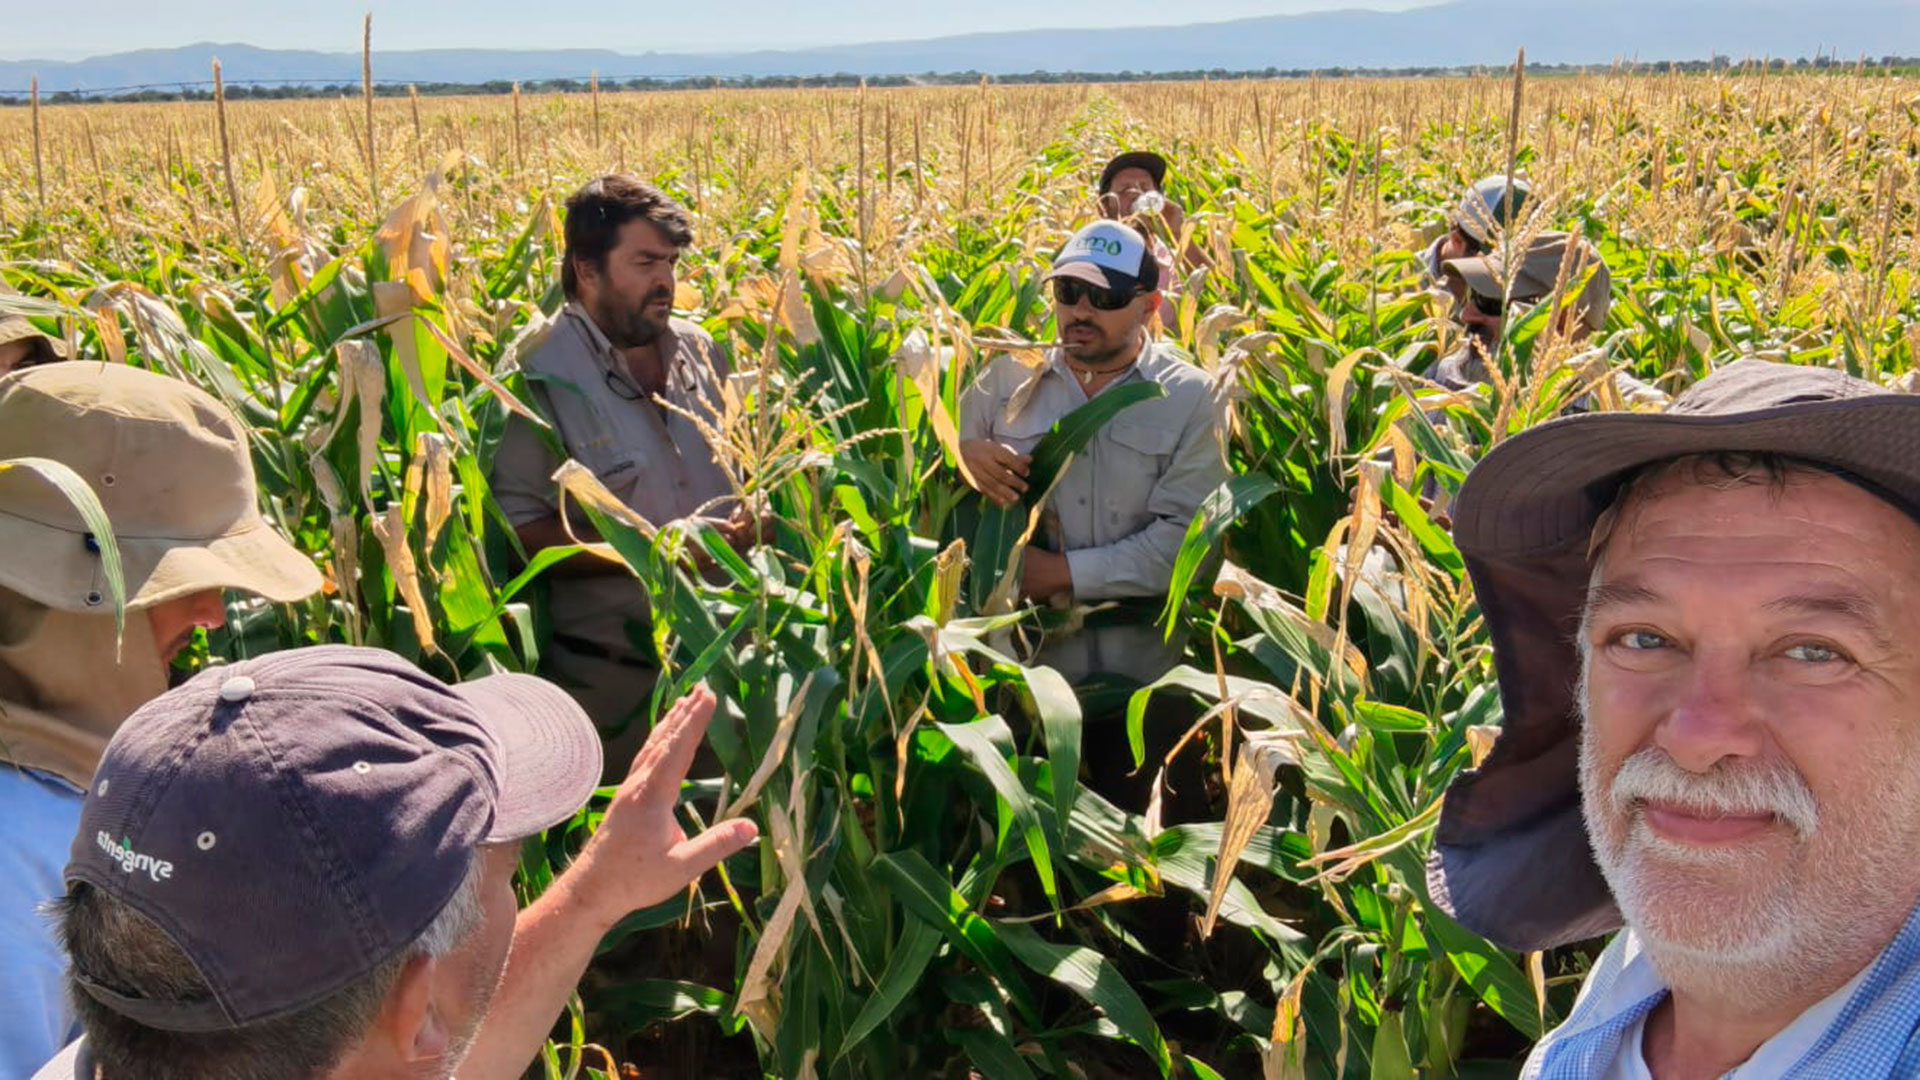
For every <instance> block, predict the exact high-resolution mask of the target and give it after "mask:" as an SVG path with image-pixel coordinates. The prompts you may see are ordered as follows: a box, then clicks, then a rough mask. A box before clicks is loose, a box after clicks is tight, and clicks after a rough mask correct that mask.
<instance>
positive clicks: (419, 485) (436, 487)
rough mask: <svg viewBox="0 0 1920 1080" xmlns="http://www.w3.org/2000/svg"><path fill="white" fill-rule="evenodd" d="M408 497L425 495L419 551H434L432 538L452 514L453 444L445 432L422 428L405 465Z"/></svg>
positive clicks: (437, 536) (436, 538)
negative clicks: (423, 521)
mask: <svg viewBox="0 0 1920 1080" xmlns="http://www.w3.org/2000/svg"><path fill="white" fill-rule="evenodd" d="M407 496H408V498H409V500H411V499H412V498H414V497H417V496H418V497H424V498H425V501H426V509H425V515H426V523H425V524H426V531H425V533H424V534H422V536H421V537H420V550H421V551H431V550H433V543H434V541H436V540H438V539H439V538H440V530H441V529H442V528H444V527H445V526H446V524H447V518H448V517H449V516H451V515H452V513H453V446H452V444H451V443H449V442H448V441H447V437H446V436H445V435H441V434H439V433H438V432H433V431H423V432H421V433H420V438H419V440H418V445H417V446H416V448H415V449H414V453H413V461H412V462H411V463H410V464H409V465H408V467H407Z"/></svg>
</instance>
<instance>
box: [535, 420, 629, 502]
mask: <svg viewBox="0 0 1920 1080" xmlns="http://www.w3.org/2000/svg"><path fill="white" fill-rule="evenodd" d="M561 411H562V415H561V416H559V417H557V418H556V420H557V423H556V425H555V426H556V427H558V428H559V429H560V434H561V437H562V438H563V439H564V440H565V442H566V444H567V453H568V455H569V456H571V457H573V458H574V459H575V460H576V461H578V462H580V464H582V465H585V466H586V467H587V468H589V469H591V470H593V474H594V475H595V476H598V477H599V478H600V482H601V483H603V484H605V485H607V487H608V488H611V489H612V490H614V491H615V492H618V491H620V490H621V489H622V488H623V487H624V486H625V485H627V484H630V483H632V481H633V478H634V472H635V471H636V470H635V462H634V454H633V448H632V446H630V445H629V444H628V443H627V441H626V440H624V439H622V438H621V437H620V433H619V429H618V428H617V427H616V425H615V424H614V422H613V418H612V417H610V416H608V415H606V413H605V411H604V409H603V407H602V405H601V404H600V403H599V402H597V401H590V400H575V401H573V402H572V403H570V405H569V406H563V407H562V410H561Z"/></svg>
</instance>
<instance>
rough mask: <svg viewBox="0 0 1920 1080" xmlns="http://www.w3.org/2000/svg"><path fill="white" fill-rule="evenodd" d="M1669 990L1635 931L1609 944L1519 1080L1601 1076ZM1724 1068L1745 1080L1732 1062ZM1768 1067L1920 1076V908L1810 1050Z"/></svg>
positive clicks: (1859, 1076) (1860, 1076) (1815, 1073)
mask: <svg viewBox="0 0 1920 1080" xmlns="http://www.w3.org/2000/svg"><path fill="white" fill-rule="evenodd" d="M1666 996H1667V988H1666V986H1665V984H1663V983H1662V982H1661V981H1660V978H1659V976H1658V975H1657V974H1655V973H1654V971H1653V962H1652V961H1651V960H1649V959H1648V958H1647V955H1646V953H1645V951H1644V950H1642V949H1641V948H1640V947H1639V943H1638V941H1637V940H1636V939H1635V938H1634V936H1633V934H1632V932H1631V931H1624V932H1622V933H1621V934H1620V935H1619V936H1618V937H1616V938H1615V939H1614V940H1613V942H1612V944H1610V945H1608V946H1607V950H1606V952H1604V953H1602V954H1601V957H1600V960H1599V962H1598V963H1596V964H1595V965H1594V967H1593V970H1592V971H1591V972H1590V973H1589V974H1588V975H1587V981H1586V984H1585V985H1584V986H1582V987H1581V989H1580V999H1579V1000H1578V1001H1577V1002H1575V1004H1574V1007H1573V1012H1572V1014H1571V1015H1569V1016H1568V1017H1567V1019H1566V1022H1565V1023H1563V1024H1561V1025H1560V1026H1559V1027H1558V1028H1555V1029H1554V1030H1553V1031H1552V1032H1551V1033H1549V1034H1548V1035H1547V1037H1546V1038H1545V1039H1542V1040H1541V1041H1540V1044H1539V1045H1538V1046H1536V1047H1534V1050H1533V1054H1532V1056H1531V1057H1529V1058H1528V1059H1527V1064H1526V1068H1525V1069H1523V1070H1522V1071H1521V1074H1520V1075H1521V1078H1522V1080H1585V1078H1588V1077H1597V1076H1603V1075H1605V1074H1606V1072H1607V1070H1608V1069H1609V1067H1611V1066H1612V1064H1613V1061H1614V1059H1615V1058H1616V1057H1617V1056H1618V1055H1620V1054H1622V1053H1635V1052H1638V1051H1637V1047H1633V1046H1629V1045H1627V1036H1628V1034H1629V1033H1630V1032H1632V1031H1633V1030H1634V1029H1635V1027H1636V1026H1637V1025H1638V1024H1639V1023H1640V1022H1641V1021H1642V1020H1643V1019H1644V1018H1645V1017H1646V1016H1647V1014H1648V1013H1650V1012H1652V1011H1653V1009H1654V1007H1655V1006H1657V1005H1658V1004H1660V1002H1661V1001H1662V1000H1663V999H1665V998H1666ZM1727 1075H1728V1076H1739V1077H1740V1080H1748V1078H1747V1076H1746V1074H1745V1072H1743V1071H1742V1070H1735V1071H1734V1072H1731V1073H1728V1074H1727ZM1767 1075H1769V1076H1775V1075H1777V1076H1780V1077H1835V1078H1838V1077H1845V1078H1847V1080H1874V1078H1879V1077H1914V1076H1920V908H1916V909H1915V911H1914V912H1913V913H1910V914H1909V915H1908V916H1907V921H1906V924H1905V925H1904V926H1902V927H1901V928H1900V933H1899V934H1898V935H1896V936H1895V937H1894V939H1893V941H1892V942H1891V943H1890V944H1888V945H1887V947H1886V948H1885V949H1884V950H1882V951H1881V953H1880V955H1879V957H1878V958H1876V959H1875V960H1874V962H1873V964H1872V965H1871V966H1870V967H1868V969H1867V970H1866V972H1865V973H1864V974H1863V976H1862V977H1860V978H1859V979H1858V980H1857V982H1856V983H1855V984H1854V985H1853V988H1852V991H1851V993H1849V994H1847V996H1846V1000H1845V1003H1844V1004H1843V1005H1841V1006H1840V1008H1839V1009H1838V1010H1837V1011H1835V1012H1834V1014H1833V1018H1832V1019H1831V1021H1829V1022H1828V1024H1827V1025H1826V1027H1825V1029H1824V1030H1823V1031H1821V1032H1820V1033H1819V1034H1818V1035H1817V1036H1816V1037H1815V1038H1814V1039H1813V1041H1812V1043H1811V1045H1809V1046H1808V1047H1807V1049H1806V1051H1805V1052H1804V1053H1802V1054H1800V1056H1799V1057H1798V1058H1797V1059H1794V1061H1793V1064H1792V1065H1791V1066H1790V1067H1787V1068H1785V1069H1784V1070H1782V1071H1780V1072H1778V1073H1769V1074H1767Z"/></svg>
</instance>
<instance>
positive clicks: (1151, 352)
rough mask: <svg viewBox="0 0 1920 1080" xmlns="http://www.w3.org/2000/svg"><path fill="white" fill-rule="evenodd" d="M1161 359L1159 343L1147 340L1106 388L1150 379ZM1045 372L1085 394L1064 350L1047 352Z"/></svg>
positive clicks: (1083, 384)
mask: <svg viewBox="0 0 1920 1080" xmlns="http://www.w3.org/2000/svg"><path fill="white" fill-rule="evenodd" d="M1161 359H1162V358H1161V356H1160V349H1159V343H1158V342H1156V341H1154V340H1153V339H1152V338H1148V339H1147V340H1146V341H1144V342H1142V343H1141V344H1140V355H1138V356H1136V357H1134V358H1133V364H1132V365H1131V366H1129V367H1128V368H1127V369H1126V370H1125V371H1123V372H1122V373H1121V374H1120V377H1119V378H1117V379H1115V380H1113V381H1112V382H1110V383H1108V384H1107V386H1119V385H1120V384H1121V383H1124V382H1132V381H1133V380H1134V379H1151V378H1153V377H1154V374H1155V373H1156V372H1157V371H1159V369H1160V363H1161ZM1046 370H1047V374H1049V375H1055V376H1058V377H1059V378H1062V379H1065V380H1066V381H1067V382H1068V383H1070V384H1071V385H1073V386H1074V387H1076V388H1078V389H1080V391H1081V393H1083V394H1084V393H1085V392H1086V390H1085V387H1086V384H1085V383H1082V382H1081V381H1080V374H1079V373H1078V372H1076V371H1074V370H1073V366H1072V365H1071V364H1069V363H1067V351H1066V350H1065V349H1058V348H1056V349H1052V350H1050V351H1049V354H1048V357H1047V369H1046ZM1102 389H1105V387H1102Z"/></svg>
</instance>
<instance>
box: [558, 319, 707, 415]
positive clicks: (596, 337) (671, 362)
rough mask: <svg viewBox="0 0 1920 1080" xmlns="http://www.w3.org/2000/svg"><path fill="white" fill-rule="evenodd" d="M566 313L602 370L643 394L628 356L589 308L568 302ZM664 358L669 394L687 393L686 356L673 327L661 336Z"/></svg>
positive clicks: (668, 328)
mask: <svg viewBox="0 0 1920 1080" xmlns="http://www.w3.org/2000/svg"><path fill="white" fill-rule="evenodd" d="M562 311H563V312H564V313H565V314H566V315H568V316H570V317H571V318H572V320H573V323H574V326H575V328H576V329H578V330H579V331H580V336H581V337H582V338H584V339H585V340H586V342H587V348H588V351H590V352H592V353H593V357H594V359H595V360H597V361H599V363H600V366H601V368H602V370H604V371H606V372H607V373H608V375H609V376H610V377H612V378H615V379H619V380H620V381H621V383H622V384H623V385H625V386H628V387H631V388H632V390H633V392H634V393H636V394H638V393H640V388H639V387H638V386H635V385H634V382H633V372H632V371H631V370H630V369H628V367H627V357H626V354H625V353H622V352H621V351H620V349H619V348H618V347H617V346H615V345H614V343H613V342H612V341H609V340H608V339H607V335H606V332H605V331H603V330H601V329H600V324H599V323H597V322H594V321H593V316H592V315H589V314H587V309H586V308H585V307H582V306H581V304H580V301H578V300H569V301H567V306H566V307H565V308H563V309H562ZM660 355H661V356H662V357H663V358H664V359H665V360H666V370H667V390H668V391H669V393H670V394H671V392H672V391H674V390H684V389H685V386H684V385H683V384H684V383H686V382H687V380H686V379H684V378H682V377H681V376H682V372H681V367H682V365H683V364H684V363H685V357H683V356H682V355H681V350H680V336H679V335H678V334H675V333H674V332H673V327H672V326H671V325H669V326H668V327H667V329H665V330H663V331H661V333H660Z"/></svg>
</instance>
